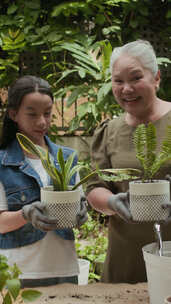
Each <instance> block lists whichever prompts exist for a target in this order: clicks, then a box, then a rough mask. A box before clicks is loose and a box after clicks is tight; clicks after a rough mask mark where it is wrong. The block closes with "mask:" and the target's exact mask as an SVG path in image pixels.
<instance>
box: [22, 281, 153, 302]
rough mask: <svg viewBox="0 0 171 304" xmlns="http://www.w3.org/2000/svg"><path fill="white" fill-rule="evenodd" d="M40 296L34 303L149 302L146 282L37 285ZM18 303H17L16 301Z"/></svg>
mask: <svg viewBox="0 0 171 304" xmlns="http://www.w3.org/2000/svg"><path fill="white" fill-rule="evenodd" d="M36 289H37V290H39V291H41V292H42V296H41V297H40V298H39V299H38V300H37V301H34V302H33V303H34V304H108V303H111V304H125V303H126V304H138V303H141V304H149V303H150V302H149V294H148V289H147V283H138V284H104V283H92V284H88V285H82V286H78V285H73V284H61V285H54V286H50V287H39V288H36ZM18 304H19V303H18Z"/></svg>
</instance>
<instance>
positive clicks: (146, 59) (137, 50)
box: [110, 40, 158, 76]
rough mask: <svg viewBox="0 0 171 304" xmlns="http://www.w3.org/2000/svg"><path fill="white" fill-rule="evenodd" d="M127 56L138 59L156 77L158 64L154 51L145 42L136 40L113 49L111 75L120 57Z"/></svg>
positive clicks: (147, 42) (148, 43)
mask: <svg viewBox="0 0 171 304" xmlns="http://www.w3.org/2000/svg"><path fill="white" fill-rule="evenodd" d="M123 54H125V55H129V56H131V57H134V58H136V59H138V60H139V61H140V62H141V64H142V66H143V67H144V68H145V69H148V70H150V71H151V72H152V74H153V75H154V76H156V74H157V72H158V64H157V58H156V54H155V51H154V49H153V47H152V45H151V44H150V42H149V41H147V40H136V41H133V42H129V43H127V44H125V45H123V46H121V47H116V48H114V50H113V52H112V55H111V58H110V71H111V73H112V70H113V65H114V63H115V62H116V60H117V59H118V58H119V57H120V56H121V55H123Z"/></svg>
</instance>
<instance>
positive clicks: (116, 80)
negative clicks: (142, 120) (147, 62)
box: [112, 54, 160, 116]
mask: <svg viewBox="0 0 171 304" xmlns="http://www.w3.org/2000/svg"><path fill="white" fill-rule="evenodd" d="M159 83H160V74H159V72H158V73H157V75H156V76H155V77H154V75H153V74H152V73H151V71H150V70H148V69H145V68H144V67H143V66H142V64H141V63H140V61H139V60H138V59H136V58H134V57H131V56H128V55H126V54H125V55H122V56H120V57H119V58H118V59H117V60H116V62H115V63H114V66H113V71H112V90H113V94H114V96H115V98H116V101H117V102H118V104H119V105H120V106H121V107H122V108H123V109H124V110H125V111H126V112H128V113H130V114H131V115H134V116H142V115H143V113H144V115H146V113H147V111H148V110H149V111H150V110H151V109H152V108H153V107H154V105H155V101H156V98H157V97H156V89H157V87H158V86H159Z"/></svg>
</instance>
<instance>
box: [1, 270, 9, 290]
mask: <svg viewBox="0 0 171 304" xmlns="http://www.w3.org/2000/svg"><path fill="white" fill-rule="evenodd" d="M7 279H8V273H7V272H6V271H0V291H2V289H3V288H4V286H5V284H6V280H7Z"/></svg>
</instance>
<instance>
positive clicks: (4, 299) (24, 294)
mask: <svg viewBox="0 0 171 304" xmlns="http://www.w3.org/2000/svg"><path fill="white" fill-rule="evenodd" d="M20 274H21V272H20V269H19V268H18V267H17V265H16V264H14V265H13V266H9V264H8V260H7V258H6V257H5V256H4V255H0V303H1V304H14V303H16V302H17V303H23V304H24V303H30V302H32V301H35V300H36V299H38V298H39V297H40V296H41V292H40V291H38V290H35V289H34V290H33V289H25V290H22V289H21V283H20V279H19V275H20Z"/></svg>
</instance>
